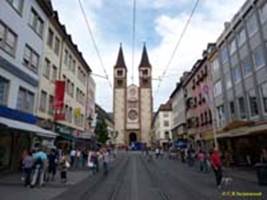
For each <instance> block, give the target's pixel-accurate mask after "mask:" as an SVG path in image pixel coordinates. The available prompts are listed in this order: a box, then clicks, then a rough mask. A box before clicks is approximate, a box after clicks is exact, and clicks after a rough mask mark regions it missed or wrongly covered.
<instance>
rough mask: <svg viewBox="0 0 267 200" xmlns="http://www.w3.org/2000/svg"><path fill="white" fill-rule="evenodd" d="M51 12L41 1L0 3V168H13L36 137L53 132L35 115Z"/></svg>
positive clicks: (52, 135)
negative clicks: (42, 125)
mask: <svg viewBox="0 0 267 200" xmlns="http://www.w3.org/2000/svg"><path fill="white" fill-rule="evenodd" d="M50 14H51V12H50V11H49V9H48V7H46V6H44V4H43V3H42V2H41V1H28V2H27V3H26V2H25V1H1V2H0V126H1V127H2V128H1V139H0V149H1V151H0V152H1V154H3V155H0V170H2V169H3V170H4V169H7V168H8V169H14V168H16V167H17V166H18V162H19V159H20V156H21V155H19V153H18V152H22V151H23V150H24V149H27V148H30V147H31V142H32V141H33V139H34V138H35V137H36V136H39V135H42V136H48V137H55V135H56V134H54V133H52V132H49V131H46V130H44V129H41V128H39V127H38V126H36V122H37V118H36V116H35V113H36V109H37V97H38V84H39V79H40V73H41V66H42V57H43V53H44V37H45V30H46V29H47V26H48V23H47V19H48V17H49V15H50ZM22 133H25V134H22Z"/></svg>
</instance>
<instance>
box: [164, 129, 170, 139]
mask: <svg viewBox="0 0 267 200" xmlns="http://www.w3.org/2000/svg"><path fill="white" fill-rule="evenodd" d="M164 134H165V139H166V140H168V139H170V133H169V131H165V133H164Z"/></svg>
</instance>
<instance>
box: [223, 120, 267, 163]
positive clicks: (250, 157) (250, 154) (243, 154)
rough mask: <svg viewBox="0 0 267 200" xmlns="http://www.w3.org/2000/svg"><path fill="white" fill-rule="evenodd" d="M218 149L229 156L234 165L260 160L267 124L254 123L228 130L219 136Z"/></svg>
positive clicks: (266, 139)
mask: <svg viewBox="0 0 267 200" xmlns="http://www.w3.org/2000/svg"><path fill="white" fill-rule="evenodd" d="M218 141H219V145H220V150H221V152H222V154H223V157H227V156H225V155H228V154H229V155H231V156H230V158H229V159H230V163H231V164H232V165H235V166H254V165H255V164H256V163H258V162H260V155H261V150H262V148H264V147H267V125H266V124H265V125H264V124H263V125H256V126H250V127H242V128H238V129H235V130H230V131H228V132H227V133H224V134H222V136H219V140H218Z"/></svg>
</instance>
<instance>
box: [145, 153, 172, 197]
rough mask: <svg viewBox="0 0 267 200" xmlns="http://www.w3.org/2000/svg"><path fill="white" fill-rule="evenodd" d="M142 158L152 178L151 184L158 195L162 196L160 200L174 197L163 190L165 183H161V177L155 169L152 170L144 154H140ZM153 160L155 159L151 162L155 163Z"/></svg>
mask: <svg viewBox="0 0 267 200" xmlns="http://www.w3.org/2000/svg"><path fill="white" fill-rule="evenodd" d="M140 160H141V162H142V164H143V166H144V168H145V170H146V172H147V174H148V176H149V178H150V181H151V185H152V186H153V187H154V188H155V189H156V191H157V195H158V197H159V198H160V200H171V199H172V198H171V196H170V195H169V194H167V193H166V192H165V191H164V190H163V185H162V184H161V183H160V179H159V177H158V176H157V175H156V174H157V173H156V172H155V171H154V172H152V170H151V169H149V166H148V163H147V161H145V160H144V158H143V156H140ZM153 162H154V161H153V160H151V161H150V163H151V164H153Z"/></svg>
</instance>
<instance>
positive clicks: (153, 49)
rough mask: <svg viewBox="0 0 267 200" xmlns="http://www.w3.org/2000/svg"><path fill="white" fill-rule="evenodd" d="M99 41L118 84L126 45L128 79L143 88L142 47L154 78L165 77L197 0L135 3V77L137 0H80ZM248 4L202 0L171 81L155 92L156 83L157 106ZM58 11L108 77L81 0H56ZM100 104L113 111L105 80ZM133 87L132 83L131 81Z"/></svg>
mask: <svg viewBox="0 0 267 200" xmlns="http://www.w3.org/2000/svg"><path fill="white" fill-rule="evenodd" d="M81 2H82V4H83V6H84V8H85V12H86V14H87V17H88V21H89V24H90V26H91V29H92V32H93V34H94V36H95V40H96V43H97V45H98V48H99V51H100V54H101V57H102V59H103V62H104V66H105V68H106V69H107V72H108V75H109V78H110V80H111V82H112V83H113V66H114V64H115V62H116V58H117V53H118V48H119V44H120V43H122V45H123V50H124V56H125V60H126V64H127V67H128V74H129V75H128V77H131V75H132V73H134V83H137V84H138V70H137V69H138V65H139V62H140V57H141V50H142V46H143V43H144V42H146V46H147V49H148V54H149V58H150V62H151V64H152V66H153V78H158V77H159V76H161V75H162V72H163V70H164V69H165V68H166V65H167V63H168V60H169V59H170V56H171V54H172V52H173V49H174V47H175V44H176V43H177V40H178V38H179V36H180V34H181V32H182V29H183V28H184V25H185V23H186V20H187V18H188V16H189V15H190V12H191V10H192V8H193V6H194V4H195V2H196V0H136V41H135V47H136V48H135V59H134V63H135V65H134V72H132V15H133V14H132V11H133V0H81ZM244 2H245V0H200V3H199V6H198V7H197V10H196V12H195V15H194V16H193V19H192V21H191V23H190V26H189V27H188V30H187V32H186V34H185V37H184V38H183V40H182V42H181V44H180V46H179V47H178V50H177V52H176V55H175V57H174V59H173V62H172V64H171V65H170V67H169V69H168V71H167V74H166V77H165V78H164V79H163V82H162V83H161V85H160V88H159V90H158V92H156V88H157V86H158V81H156V80H155V81H153V93H154V107H155V109H156V108H157V107H158V105H159V104H160V103H163V102H165V101H166V100H167V99H168V97H169V95H170V93H171V92H172V90H173V89H174V88H175V84H176V82H177V81H178V80H179V77H180V76H181V74H182V73H183V72H184V71H186V70H187V71H188V70H190V69H191V67H192V65H193V64H194V63H195V61H196V60H197V59H198V58H201V55H202V51H203V50H204V49H205V48H206V47H207V43H209V42H215V41H216V39H217V38H218V37H219V35H220V34H221V32H222V31H223V24H224V22H225V21H229V20H230V19H231V18H232V17H233V15H234V14H235V13H236V12H237V11H238V10H239V8H240V7H241V6H242V4H243V3H244ZM53 6H54V8H55V9H56V10H57V11H58V12H59V18H60V21H61V22H62V23H63V24H65V25H66V27H67V31H68V33H70V34H71V35H72V38H73V40H74V42H75V43H76V44H78V46H79V49H80V50H81V51H82V53H83V55H84V57H85V59H86V61H87V62H88V64H89V65H90V66H91V68H92V70H93V72H94V73H96V74H101V75H104V71H103V69H102V68H101V65H100V62H99V60H98V57H97V54H96V52H95V50H94V47H93V43H92V41H91V38H90V35H89V32H88V30H87V28H86V23H85V20H84V18H83V15H82V12H81V9H80V7H79V1H78V0H53ZM94 79H95V81H96V85H97V87H96V101H97V103H99V104H100V105H101V106H102V107H103V108H104V109H106V110H107V111H112V89H111V88H110V87H109V85H108V82H107V81H106V80H105V79H101V78H97V77H94ZM128 83H129V84H130V83H131V80H130V78H129V80H128Z"/></svg>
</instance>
